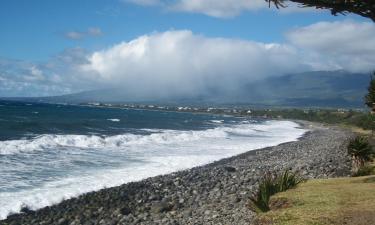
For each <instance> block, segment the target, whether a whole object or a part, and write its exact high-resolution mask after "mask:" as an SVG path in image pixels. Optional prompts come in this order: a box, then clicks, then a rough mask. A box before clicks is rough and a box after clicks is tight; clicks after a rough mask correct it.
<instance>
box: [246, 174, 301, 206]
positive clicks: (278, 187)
mask: <svg viewBox="0 0 375 225" xmlns="http://www.w3.org/2000/svg"><path fill="white" fill-rule="evenodd" d="M303 181H304V179H303V178H301V177H300V176H299V175H298V174H297V173H295V172H290V171H289V170H285V171H284V172H282V173H280V174H276V173H271V172H267V173H266V174H265V176H264V177H263V178H262V179H261V180H260V182H259V185H258V189H257V192H255V193H254V194H253V195H252V197H250V203H249V206H250V208H251V209H253V210H254V211H261V212H266V211H268V210H270V207H269V202H270V198H271V196H272V195H274V194H276V193H278V192H283V191H286V190H288V189H290V188H293V187H295V186H297V185H298V184H299V183H301V182H303Z"/></svg>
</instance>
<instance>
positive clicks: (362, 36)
mask: <svg viewBox="0 0 375 225" xmlns="http://www.w3.org/2000/svg"><path fill="white" fill-rule="evenodd" d="M286 36H287V38H288V40H289V41H290V43H291V44H293V45H295V46H296V47H298V48H299V49H301V50H303V51H304V53H305V54H308V56H309V57H308V60H310V61H311V63H315V64H316V65H321V66H322V67H323V68H324V67H327V66H328V67H331V68H333V67H335V68H340V69H346V70H353V71H369V70H372V69H374V67H375V25H374V24H373V23H366V22H362V23H360V22H353V21H339V22H319V23H315V24H312V25H310V26H306V27H301V28H297V29H294V30H292V31H290V32H288V33H287V35H286Z"/></svg>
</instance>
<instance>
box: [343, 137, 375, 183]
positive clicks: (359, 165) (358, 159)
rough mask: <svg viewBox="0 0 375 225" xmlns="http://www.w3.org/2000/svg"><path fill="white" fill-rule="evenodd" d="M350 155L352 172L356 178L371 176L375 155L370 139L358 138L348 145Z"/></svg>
mask: <svg viewBox="0 0 375 225" xmlns="http://www.w3.org/2000/svg"><path fill="white" fill-rule="evenodd" d="M348 154H349V155H350V156H351V157H352V170H353V172H354V173H353V175H354V176H360V175H369V174H370V173H371V171H372V167H371V166H370V165H368V162H371V160H372V157H373V155H374V154H375V153H374V150H373V148H372V146H371V145H370V143H369V141H368V139H367V138H366V137H364V136H357V137H355V138H353V139H351V140H350V142H349V144H348Z"/></svg>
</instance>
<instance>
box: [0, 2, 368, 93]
mask: <svg viewBox="0 0 375 225" xmlns="http://www.w3.org/2000/svg"><path fill="white" fill-rule="evenodd" d="M0 34H1V35H0V96H3V97H12V96H18V97H21V96H22V97H24V96H51V95H62V94H69V93H76V92H80V91H86V90H95V89H107V88H122V89H124V90H126V91H127V94H129V96H134V98H139V99H147V98H153V97H155V96H156V97H166V96H171V95H173V96H191V95H199V94H202V93H205V92H207V90H211V89H223V90H224V89H225V90H228V91H230V90H232V89H233V90H234V89H236V87H237V86H238V85H239V84H240V83H243V82H252V81H255V80H258V79H263V78H265V77H270V76H280V75H283V74H288V73H298V72H303V71H316V70H348V71H352V72H369V71H371V70H372V69H373V68H375V25H374V23H373V22H371V21H370V20H369V19H366V18H362V17H360V16H356V15H346V16H342V15H340V16H332V15H331V14H330V12H329V11H327V10H315V9H311V8H300V7H298V6H297V5H294V4H292V3H289V6H288V7H287V8H284V9H280V10H278V9H276V8H275V7H272V6H271V8H269V7H268V4H267V3H266V2H265V1H264V0H64V1H62V0H34V1H30V0H2V1H0Z"/></svg>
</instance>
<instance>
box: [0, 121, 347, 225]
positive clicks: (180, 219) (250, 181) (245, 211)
mask: <svg viewBox="0 0 375 225" xmlns="http://www.w3.org/2000/svg"><path fill="white" fill-rule="evenodd" d="M299 123H300V124H301V127H303V128H304V129H308V130H309V132H307V133H306V134H305V135H304V137H302V138H300V140H299V141H296V142H289V143H284V144H280V145H278V146H274V147H268V148H264V149H259V150H254V151H249V152H247V153H244V154H241V155H237V156H234V157H231V158H227V159H222V160H220V161H217V162H214V163H211V164H208V165H205V166H201V167H195V168H192V169H188V170H184V171H179V172H175V173H172V174H168V175H161V176H157V177H151V178H148V179H145V180H142V181H139V182H132V183H127V184H124V185H121V186H118V187H113V188H108V189H103V190H100V191H97V192H91V193H87V194H84V195H81V196H80V197H78V198H73V199H69V200H65V201H63V202H61V203H60V204H57V205H54V206H50V207H45V208H42V209H40V210H37V211H32V210H30V209H28V208H27V207H25V208H24V209H23V210H22V211H23V213H21V214H14V215H10V216H8V218H7V219H6V220H3V221H0V224H14V225H16V224H17V225H18V224H40V225H42V224H44V225H49V224H56V225H79V224H84V225H94V224H95V225H96V224H98V225H99V224H100V225H107V224H108V225H114V224H150V225H151V224H155V225H156V224H163V225H164V224H165V225H172V224H173V225H177V224H181V225H185V224H202V225H204V224H215V225H216V224H217V225H218V224H228V225H229V224H236V225H241V224H252V222H253V221H254V216H255V213H254V212H252V211H251V210H250V209H249V207H248V206H247V205H248V201H249V196H251V194H252V192H253V191H255V190H256V187H257V185H256V184H257V181H258V180H259V179H260V178H261V177H262V175H263V174H264V173H265V172H267V171H280V170H284V169H292V170H294V171H298V172H299V173H300V174H301V175H302V176H304V177H306V178H329V177H337V176H347V175H349V174H350V166H351V161H350V158H348V156H347V154H346V145H347V142H348V138H349V137H351V136H352V135H353V134H352V133H351V132H349V131H347V130H344V129H341V128H336V127H325V126H323V125H320V124H313V123H309V122H301V121H299Z"/></svg>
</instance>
